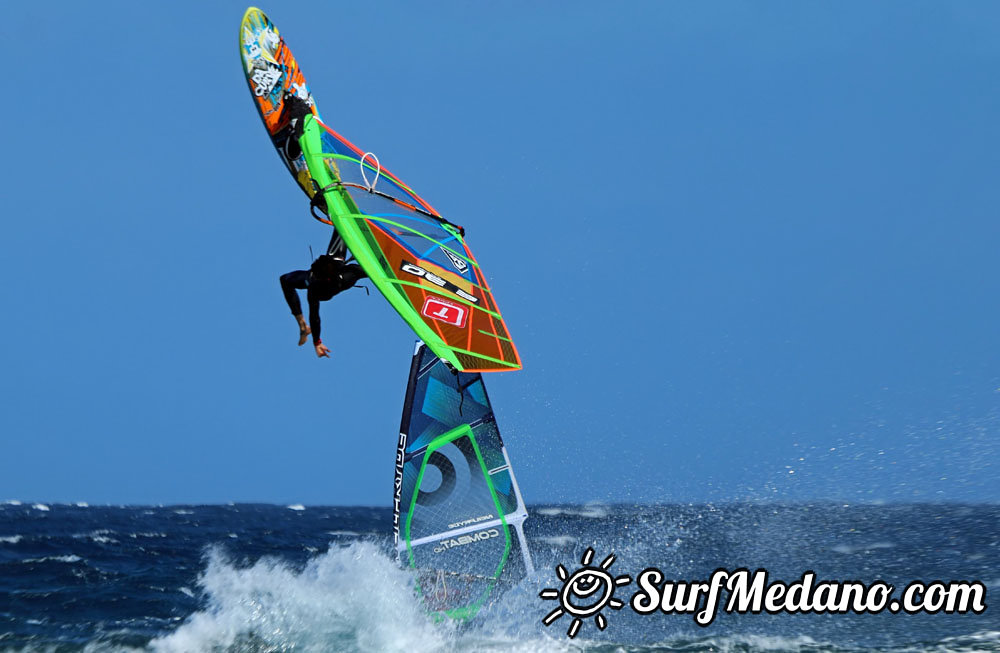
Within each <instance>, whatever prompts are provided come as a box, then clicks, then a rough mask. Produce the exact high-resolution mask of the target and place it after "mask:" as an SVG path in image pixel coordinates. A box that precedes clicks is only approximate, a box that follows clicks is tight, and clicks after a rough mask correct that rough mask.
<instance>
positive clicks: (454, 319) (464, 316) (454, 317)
mask: <svg viewBox="0 0 1000 653" xmlns="http://www.w3.org/2000/svg"><path fill="white" fill-rule="evenodd" d="M420 314H421V315H424V316H426V317H429V318H431V319H432V320H437V321H438V322H444V323H445V324H450V325H452V326H457V327H458V328H459V329H464V328H465V323H466V321H467V320H468V317H469V311H468V310H467V309H466V308H465V307H464V306H459V305H458V304H452V303H451V302H446V301H443V300H440V299H438V298H437V297H428V298H427V299H426V300H424V307H423V309H422V310H421V311H420Z"/></svg>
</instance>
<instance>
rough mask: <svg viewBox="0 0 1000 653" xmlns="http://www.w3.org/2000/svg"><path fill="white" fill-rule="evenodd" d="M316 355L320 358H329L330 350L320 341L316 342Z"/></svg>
mask: <svg viewBox="0 0 1000 653" xmlns="http://www.w3.org/2000/svg"><path fill="white" fill-rule="evenodd" d="M316 355H317V356H318V357H320V358H329V357H330V350H329V349H328V348H327V346H326V345H324V344H323V343H322V342H320V343H317V344H316Z"/></svg>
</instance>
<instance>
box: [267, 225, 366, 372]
mask: <svg viewBox="0 0 1000 653" xmlns="http://www.w3.org/2000/svg"><path fill="white" fill-rule="evenodd" d="M346 254H347V246H346V245H344V241H343V240H342V239H341V238H340V236H339V235H338V234H337V233H336V232H334V234H333V240H331V241H330V247H329V249H327V253H326V254H323V255H322V256H320V257H319V258H317V259H316V260H315V261H313V263H312V266H310V268H309V269H308V270H295V271H293V272H289V273H288V274H283V275H281V290H282V292H284V293H285V301H286V302H288V308H290V309H291V310H292V315H293V316H295V321H296V322H298V323H299V346H300V347H301V346H302V345H304V344H305V342H306V338H308V337H309V334H310V333H311V334H312V340H313V346H314V347H315V348H316V355H317V356H319V357H326V358H329V357H330V349H329V348H328V347H327V346H326V345H324V344H323V340H322V339H320V319H319V303H320V302H325V301H327V300H328V299H330V298H331V297H333V296H334V295H336V294H338V293H340V292H342V291H344V290H347V289H348V288H351V287H353V286H354V284H356V283H357V282H358V281H359V280H360V279H363V278H364V277H365V276H367V275H366V274H365V273H364V270H362V269H361V266H360V265H358V264H357V263H348V262H347V260H346V256H345V255H346ZM303 289H304V290H305V291H306V301H307V302H308V304H309V324H306V321H305V318H304V317H302V304H301V303H300V302H299V293H298V292H297V291H298V290H303Z"/></svg>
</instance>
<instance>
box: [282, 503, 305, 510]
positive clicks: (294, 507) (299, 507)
mask: <svg viewBox="0 0 1000 653" xmlns="http://www.w3.org/2000/svg"><path fill="white" fill-rule="evenodd" d="M286 507H287V508H288V509H289V510H305V509H306V507H305V506H303V505H302V504H301V503H293V504H292V505H290V506H286Z"/></svg>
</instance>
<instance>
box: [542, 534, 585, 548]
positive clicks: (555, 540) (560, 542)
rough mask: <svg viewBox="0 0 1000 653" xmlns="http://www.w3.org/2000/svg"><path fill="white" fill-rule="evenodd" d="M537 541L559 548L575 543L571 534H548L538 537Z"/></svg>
mask: <svg viewBox="0 0 1000 653" xmlns="http://www.w3.org/2000/svg"><path fill="white" fill-rule="evenodd" d="M538 541H539V542H541V543H542V544H548V545H550V546H555V547H560V548H562V547H567V546H573V545H574V544H576V538H575V537H573V536H572V535H550V536H548V537H539V538H538Z"/></svg>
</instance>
